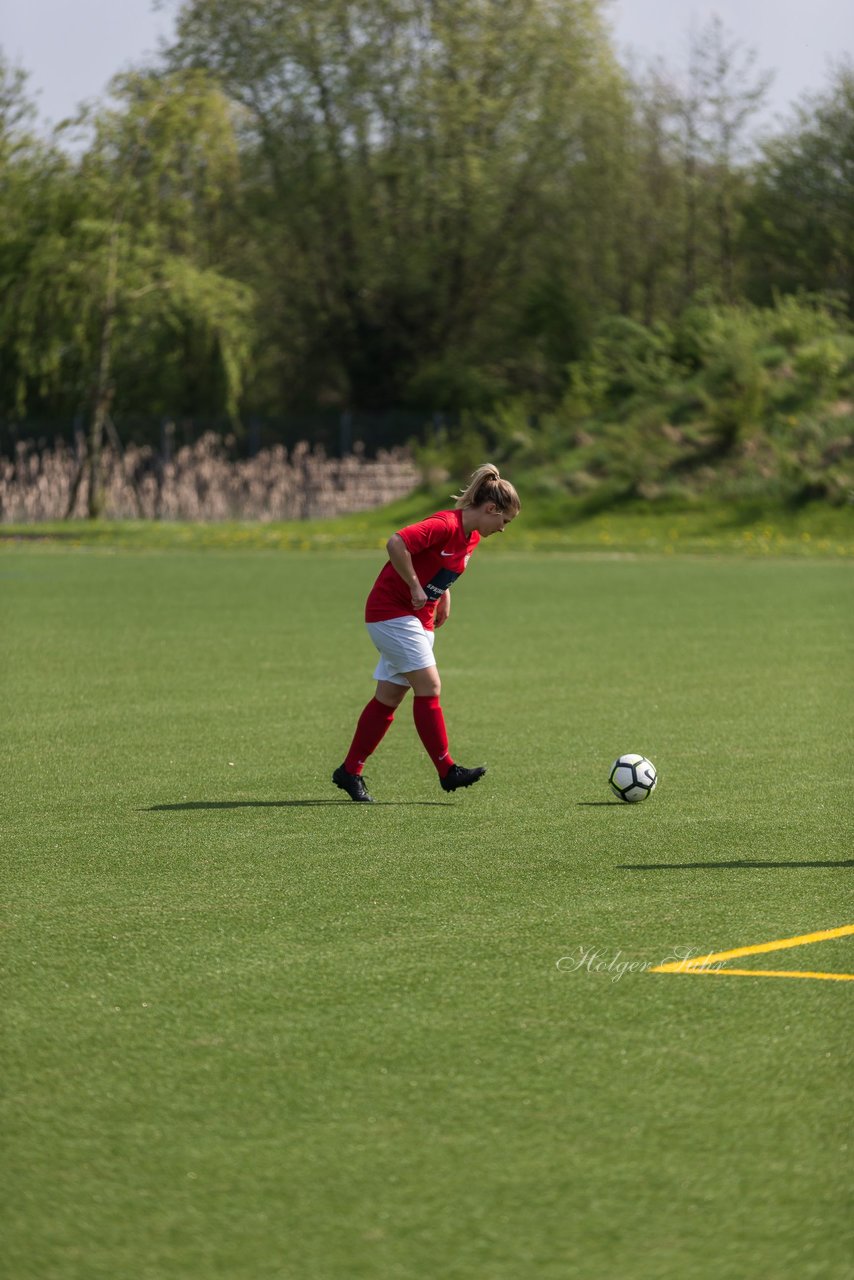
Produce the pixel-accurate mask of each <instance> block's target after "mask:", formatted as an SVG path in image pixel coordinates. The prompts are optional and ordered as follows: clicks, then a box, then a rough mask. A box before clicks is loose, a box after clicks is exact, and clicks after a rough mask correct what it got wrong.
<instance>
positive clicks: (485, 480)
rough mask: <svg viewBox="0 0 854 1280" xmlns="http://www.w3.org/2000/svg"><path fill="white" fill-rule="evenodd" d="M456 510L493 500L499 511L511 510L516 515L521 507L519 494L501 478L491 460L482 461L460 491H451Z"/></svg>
mask: <svg viewBox="0 0 854 1280" xmlns="http://www.w3.org/2000/svg"><path fill="white" fill-rule="evenodd" d="M451 497H452V498H453V499H454V501H455V503H456V509H457V510H458V511H461V510H463V509H464V508H465V507H480V506H482V505H483V503H484V502H493V503H494V504H495V506H496V507H498V510H499V511H512V512H513V514H514V515H516V514H517V513H518V512H519V511H521V509H522V504H521V502H520V501H519V495H518V493H517V492H516V490H515V489H514V488H513V486H512V484H511V483H510V481H509V480H502V479H501V476H500V475H499V473H498V468H497V467H496V466H495V464H494V463H492V462H484V464H483V466H481V467H478V469H477V471H474V472H472V477H471V479H470V480H469V482H468V485H467V487H466V488H465V489H464V490H463V492H462V493H459V494H457V493H452V494H451Z"/></svg>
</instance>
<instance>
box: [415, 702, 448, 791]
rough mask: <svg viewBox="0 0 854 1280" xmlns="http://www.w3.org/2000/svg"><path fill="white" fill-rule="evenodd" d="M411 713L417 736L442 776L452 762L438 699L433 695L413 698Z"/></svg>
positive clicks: (442, 776)
mask: <svg viewBox="0 0 854 1280" xmlns="http://www.w3.org/2000/svg"><path fill="white" fill-rule="evenodd" d="M412 713H413V715H414V716H415V728H416V729H417V730H418V736H419V738H420V739H421V741H422V742H423V743H424V746H425V748H426V750H427V754H428V756H429V757H430V759H431V760H432V761H433V763H434V765H435V766H436V768H437V769H438V770H439V777H440V778H444V776H445V774H446V773H447V772H448V770H449V769H450V767H451V765H452V764H453V763H454V762H453V760H452V759H451V753H450V751H449V750H448V732H447V730H446V728H445V717H444V716H443V715H442V708H441V707H440V706H439V699H438V698H436V697H433V696H429V697H424V696H422V697H415V698H413V699H412Z"/></svg>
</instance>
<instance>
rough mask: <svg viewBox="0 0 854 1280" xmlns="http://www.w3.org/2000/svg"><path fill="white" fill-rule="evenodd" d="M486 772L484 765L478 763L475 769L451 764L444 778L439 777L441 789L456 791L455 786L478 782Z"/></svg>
mask: <svg viewBox="0 0 854 1280" xmlns="http://www.w3.org/2000/svg"><path fill="white" fill-rule="evenodd" d="M485 773H486V765H482V764H479V765H478V766H477V768H476V769H464V768H463V766H462V765H461V764H452V765H451V767H450V769H449V770H448V772H447V773H446V774H445V776H444V778H440V779H439V782H440V783H441V786H442V790H443V791H456V789H457V787H470V786H471V785H472V783H473V782H479V781H480V779H481V778H482V777H483V775H484V774H485Z"/></svg>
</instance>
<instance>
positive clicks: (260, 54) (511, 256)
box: [172, 0, 616, 407]
mask: <svg viewBox="0 0 854 1280" xmlns="http://www.w3.org/2000/svg"><path fill="white" fill-rule="evenodd" d="M172 61H173V65H178V66H204V67H207V68H209V69H210V70H211V71H212V73H213V74H215V75H216V76H217V78H218V79H219V81H220V83H221V84H222V86H223V88H224V90H225V91H226V93H227V94H228V95H229V96H230V97H231V98H232V99H233V100H234V101H236V102H238V103H240V104H241V106H242V107H244V108H245V109H246V111H247V112H248V113H250V115H251V120H252V125H253V130H254V136H255V139H256V142H257V168H256V173H257V174H258V177H259V182H258V187H257V189H256V194H257V201H258V204H257V207H258V208H259V210H261V217H262V219H263V220H264V223H265V226H268V227H270V232H271V233H270V238H269V242H268V243H269V249H268V252H266V253H265V261H266V263H267V265H268V267H269V264H270V262H273V263H274V264H275V269H276V272H277V278H276V279H275V281H274V282H273V283H274V287H275V292H276V299H275V302H274V306H275V307H277V309H278V318H279V322H280V323H281V325H282V331H281V332H282V341H281V342H280V344H279V346H280V347H281V348H282V349H284V350H288V349H292V350H294V351H296V352H298V366H299V367H296V366H295V364H294V363H291V364H288V363H287V362H285V363H283V364H282V366H281V369H282V378H283V380H285V379H286V380H287V381H288V382H289V383H290V388H289V389H291V388H292V387H293V379H295V378H300V376H301V377H302V379H303V386H304V388H305V390H306V393H309V392H310V390H311V388H310V386H309V385H308V383H309V380H313V381H314V383H315V385H317V384H319V385H320V386H321V387H322V388H323V389H324V390H325V391H326V392H327V393H328V394H329V395H330V396H331V397H335V398H337V399H338V401H339V402H340V403H342V404H344V403H347V404H352V405H353V406H356V407H376V406H382V405H388V404H390V403H399V402H400V401H401V400H403V401H407V400H408V401H410V402H413V401H414V402H415V403H419V402H420V403H424V402H425V401H428V400H432V401H433V403H434V404H439V405H441V404H443V403H447V404H452V403H453V404H456V405H457V406H459V405H461V404H465V403H466V401H469V402H478V401H479V400H483V399H484V398H489V397H491V396H492V395H494V394H495V393H496V391H497V390H498V389H500V387H501V385H502V380H503V378H504V377H505V373H506V370H505V368H504V367H503V358H504V356H505V352H506V348H507V337H508V333H509V332H511V331H512V326H513V323H514V322H513V320H512V308H513V301H514V299H515V298H516V297H517V296H518V293H519V284H520V277H521V276H522V275H523V274H524V273H525V272H526V271H527V270H528V268H529V267H530V266H531V256H532V245H533V244H534V242H535V241H536V240H537V239H538V237H539V236H540V235H541V226H542V221H543V218H544V216H545V210H546V208H547V207H548V206H549V204H550V203H551V202H553V201H555V200H556V199H564V200H566V199H567V198H568V199H569V200H570V201H571V200H572V186H571V182H569V181H568V175H569V174H570V172H571V171H572V170H576V169H580V167H582V166H583V165H584V163H585V154H584V150H583V147H584V136H583V135H584V127H585V123H587V124H589V121H590V120H591V119H592V118H593V116H594V115H595V110H594V103H595V102H598V101H599V99H598V98H597V92H598V90H599V88H600V87H601V86H602V85H603V84H604V81H605V80H607V81H608V87H610V85H611V83H612V82H613V78H614V76H615V74H616V72H615V68H614V64H613V61H612V59H611V56H610V50H609V49H608V45H607V41H606V39H605V36H604V31H603V28H602V25H601V22H600V18H599V5H598V3H595V2H594V0H564V3H562V4H560V5H556V4H554V3H551V0H504V2H503V3H494V2H493V0H453V2H451V0H357V2H355V3H354V2H352V0H311V2H309V0H294V2H293V3H284V0H253V3H249V4H247V3H246V0H188V3H186V4H185V5H184V7H183V9H182V11H181V14H180V16H179V20H178V40H177V43H176V46H175V48H174V50H173V52H172ZM265 176H266V178H267V180H268V182H269V189H270V195H269V196H267V197H266V200H265V196H264V191H263V186H264V177H265ZM559 188H560V190H561V193H562V194H561V195H560V196H558V195H557V194H556V193H557V191H558V189H559ZM268 219H269V220H270V221H269V222H268ZM268 287H269V286H268ZM283 299H289V300H290V305H289V306H288V305H287V304H286V303H284V302H283V301H282V300H283Z"/></svg>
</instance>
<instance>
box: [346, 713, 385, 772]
mask: <svg viewBox="0 0 854 1280" xmlns="http://www.w3.org/2000/svg"><path fill="white" fill-rule="evenodd" d="M394 711H395V709H394V707H387V706H386V705H385V703H384V702H378V701H377V699H376V698H371V700H370V702H369V703H368V705H367V706H366V707H365V709H364V711H363V712H362V714H361V715H360V716H359V723H358V724H357V725H356V732H355V734H354V735H353V741H352V743H351V744H350V750H349V751H348V752H347V759H346V760H345V761H344V768H345V769H346V770H347V772H348V773H361V772H362V768H363V767H364V763H365V761H366V760H367V758H368V756H369V755H371V753H372V752H374V751H376V749H377V747H378V746H379V745H380V743H381V742H382V740H383V738H384V737H385V735H386V734H387V733H388V731H389V729H390V728H391V722H392V720H393V719H394Z"/></svg>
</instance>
